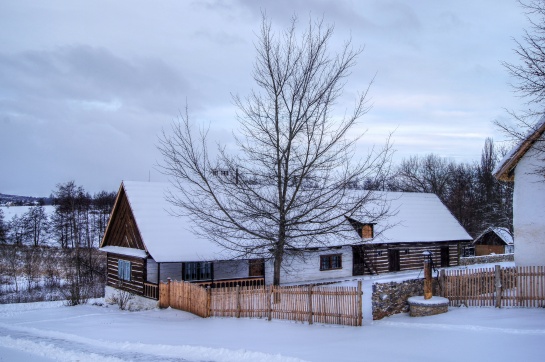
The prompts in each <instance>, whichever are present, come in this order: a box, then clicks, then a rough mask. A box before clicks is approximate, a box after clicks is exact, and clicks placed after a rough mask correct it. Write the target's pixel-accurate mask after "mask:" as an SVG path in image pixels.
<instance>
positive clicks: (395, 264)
mask: <svg viewBox="0 0 545 362" xmlns="http://www.w3.org/2000/svg"><path fill="white" fill-rule="evenodd" d="M399 270H401V264H400V262H399V250H397V249H390V250H388V271H391V272H394V271H399Z"/></svg>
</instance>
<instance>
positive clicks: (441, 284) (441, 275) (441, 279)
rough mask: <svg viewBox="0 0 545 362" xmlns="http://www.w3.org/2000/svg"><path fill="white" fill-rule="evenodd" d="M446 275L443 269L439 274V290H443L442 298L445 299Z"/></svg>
mask: <svg viewBox="0 0 545 362" xmlns="http://www.w3.org/2000/svg"><path fill="white" fill-rule="evenodd" d="M446 284H447V283H446V275H445V269H441V272H440V273H439V289H440V290H441V296H442V297H445V295H446V294H447V293H446V290H445V289H446V288H445V287H446Z"/></svg>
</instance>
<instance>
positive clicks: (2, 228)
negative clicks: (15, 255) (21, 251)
mask: <svg viewBox="0 0 545 362" xmlns="http://www.w3.org/2000/svg"><path fill="white" fill-rule="evenodd" d="M7 241H8V225H7V223H6V221H5V220H4V210H1V209H0V244H3V243H6V242H7Z"/></svg>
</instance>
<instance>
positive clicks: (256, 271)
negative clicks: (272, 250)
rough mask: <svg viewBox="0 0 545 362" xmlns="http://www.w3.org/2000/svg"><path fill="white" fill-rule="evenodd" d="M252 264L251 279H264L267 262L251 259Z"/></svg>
mask: <svg viewBox="0 0 545 362" xmlns="http://www.w3.org/2000/svg"><path fill="white" fill-rule="evenodd" d="M249 264H250V275H249V276H250V277H262V276H264V275H265V260H264V259H251V260H250V261H249Z"/></svg>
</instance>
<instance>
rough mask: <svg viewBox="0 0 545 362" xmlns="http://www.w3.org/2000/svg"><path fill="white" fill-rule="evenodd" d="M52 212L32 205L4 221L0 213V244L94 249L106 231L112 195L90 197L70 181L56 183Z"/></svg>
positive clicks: (107, 193) (97, 194)
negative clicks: (23, 211) (51, 245)
mask: <svg viewBox="0 0 545 362" xmlns="http://www.w3.org/2000/svg"><path fill="white" fill-rule="evenodd" d="M52 196H53V200H54V207H55V212H54V213H53V214H51V215H48V214H47V213H46V209H45V207H44V206H40V205H37V206H31V207H30V208H29V209H28V211H27V212H26V213H24V214H22V215H14V216H13V217H12V218H11V220H6V219H5V217H4V215H3V211H2V210H0V243H9V244H15V245H32V246H41V245H44V244H58V245H59V246H60V247H61V248H75V247H79V246H85V247H88V248H91V247H93V246H97V245H98V243H99V242H100V240H101V238H102V235H103V234H104V231H105V229H106V224H107V222H108V217H109V215H110V212H111V209H112V206H113V203H114V201H115V193H114V192H107V191H101V192H98V193H96V194H94V195H93V196H91V195H90V194H89V193H88V192H86V191H85V190H84V189H83V187H81V186H77V185H76V184H75V183H74V182H73V181H69V182H67V183H63V184H58V185H57V189H56V190H55V191H54V192H53V194H52Z"/></svg>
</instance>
